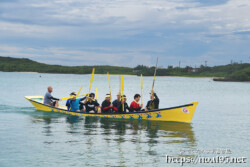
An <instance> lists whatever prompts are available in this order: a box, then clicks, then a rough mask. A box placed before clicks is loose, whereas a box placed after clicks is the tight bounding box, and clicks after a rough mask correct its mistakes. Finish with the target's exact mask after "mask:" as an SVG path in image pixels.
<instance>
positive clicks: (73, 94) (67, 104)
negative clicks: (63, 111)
mask: <svg viewBox="0 0 250 167" xmlns="http://www.w3.org/2000/svg"><path fill="white" fill-rule="evenodd" d="M70 96H76V93H75V92H72V93H70ZM70 100H71V99H68V100H67V101H66V106H67V109H68V110H70V103H69V102H70Z"/></svg>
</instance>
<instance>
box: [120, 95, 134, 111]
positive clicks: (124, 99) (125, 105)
mask: <svg viewBox="0 0 250 167" xmlns="http://www.w3.org/2000/svg"><path fill="white" fill-rule="evenodd" d="M123 105H124V107H123ZM130 111H131V110H130V108H129V106H128V103H127V97H126V95H123V96H122V98H121V102H120V103H119V104H118V107H117V113H126V112H130Z"/></svg>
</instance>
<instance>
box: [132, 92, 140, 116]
mask: <svg viewBox="0 0 250 167" xmlns="http://www.w3.org/2000/svg"><path fill="white" fill-rule="evenodd" d="M140 98H141V96H140V95H139V94H135V96H134V101H132V103H131V104H130V110H131V111H133V112H136V111H141V109H142V107H143V104H141V105H140V104H139V101H140Z"/></svg>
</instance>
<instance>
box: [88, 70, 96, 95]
mask: <svg viewBox="0 0 250 167" xmlns="http://www.w3.org/2000/svg"><path fill="white" fill-rule="evenodd" d="M94 75H95V68H93V70H92V74H91V79H90V85H89V94H90V91H91V85H92V82H93V80H94Z"/></svg>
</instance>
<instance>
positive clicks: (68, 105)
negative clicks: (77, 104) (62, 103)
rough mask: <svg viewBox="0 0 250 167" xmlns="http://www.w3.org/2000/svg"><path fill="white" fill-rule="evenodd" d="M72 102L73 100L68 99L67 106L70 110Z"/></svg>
mask: <svg viewBox="0 0 250 167" xmlns="http://www.w3.org/2000/svg"><path fill="white" fill-rule="evenodd" d="M70 100H71V99H68V100H67V102H66V106H67V108H68V110H69V109H70Z"/></svg>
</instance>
